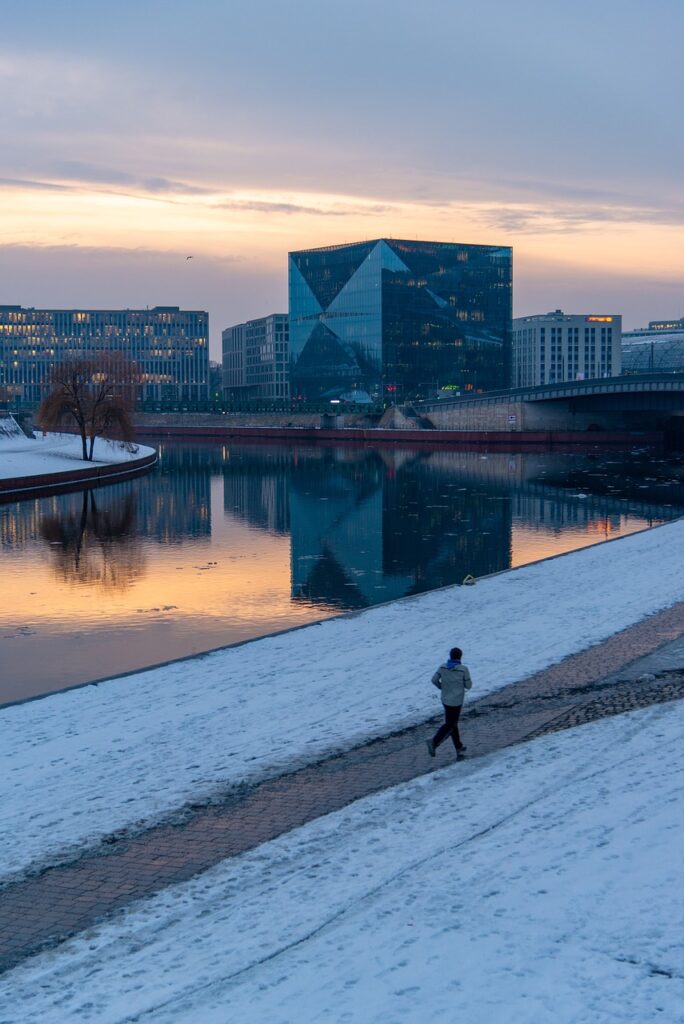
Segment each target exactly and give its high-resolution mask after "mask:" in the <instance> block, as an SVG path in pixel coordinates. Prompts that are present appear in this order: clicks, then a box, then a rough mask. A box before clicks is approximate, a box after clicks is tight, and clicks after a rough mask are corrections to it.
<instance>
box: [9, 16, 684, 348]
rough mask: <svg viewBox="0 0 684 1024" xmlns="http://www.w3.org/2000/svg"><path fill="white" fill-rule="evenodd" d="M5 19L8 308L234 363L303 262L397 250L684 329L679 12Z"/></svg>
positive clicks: (521, 291) (528, 303)
mask: <svg viewBox="0 0 684 1024" xmlns="http://www.w3.org/2000/svg"><path fill="white" fill-rule="evenodd" d="M1 7H2V25H3V33H2V36H1V37H0V110H1V111H2V166H1V168H0V224H1V225H2V227H1V232H2V235H1V239H0V281H1V288H0V303H20V304H22V305H25V306H57V307H59V306H64V307H72V306H85V307H91V306H92V307H98V306H99V307H136V306H145V305H150V306H151V305H156V304H164V305H180V306H183V307H186V308H194V309H197V308H205V309H208V310H209V312H210V318H211V328H212V343H213V344H212V348H213V351H212V354H213V355H214V357H218V344H217V342H218V339H219V338H220V331H221V329H222V328H223V327H225V326H228V325H229V324H231V323H235V322H238V321H240V320H242V319H245V318H247V317H253V316H260V315H264V314H266V313H269V312H274V311H284V310H286V308H287V268H286V254H287V251H288V250H289V249H294V248H303V247H311V246H320V245H328V244H335V243H340V242H345V241H352V240H359V239H363V238H377V237H382V236H390V235H392V236H394V237H407V238H416V237H417V238H428V239H438V240H445V241H451V240H454V241H460V242H475V243H477V242H481V243H494V244H496V243H501V244H506V245H512V246H513V247H514V274H515V278H514V313H515V315H522V314H527V313H535V312H544V311H546V310H548V309H554V308H556V307H562V308H564V309H566V310H568V311H573V312H589V311H594V312H601V311H603V312H614V313H622V314H623V316H624V318H625V319H624V325H625V327H626V328H630V327H635V326H641V325H643V324H644V323H645V322H646V321H647V320H649V319H655V318H664V317H675V316H676V317H680V316H684V294H683V291H684V289H683V287H682V276H683V268H684V196H683V194H682V170H681V168H682V165H683V162H684V135H683V133H682V131H681V112H680V107H681V100H682V96H683V95H684V70H683V65H682V60H681V40H682V38H683V37H684V4H682V2H681V0H652V2H651V3H650V4H646V3H645V0H619V2H618V0H591V2H588V0H576V2H574V3H573V4H568V3H566V2H559V0H518V2H517V3H511V2H510V0H471V2H469V3H464V2H461V0H423V2H422V3H420V4H419V3H415V2H412V3H408V2H405V0H393V2H391V3H389V2H385V0H365V2H361V0H347V2H346V3H340V2H337V3H334V4H333V3H329V2H326V0H316V2H314V0H298V2H297V3H293V4H285V3H282V2H277V0H252V2H251V3H249V4H242V3H237V2H233V0H196V2H194V3H192V4H190V3H180V2H174V0H167V2H154V0H136V2H135V3H133V2H130V0H120V2H118V3H117V4H116V5H104V4H93V3H92V2H88V3H86V2H84V0H71V2H69V0H63V2H60V3H55V2H54V0H51V2H47V0H27V2H25V3H24V4H22V5H19V4H10V3H9V2H7V0H4V2H2V5H1ZM188 255H192V257H193V259H192V260H187V259H186V256H188Z"/></svg>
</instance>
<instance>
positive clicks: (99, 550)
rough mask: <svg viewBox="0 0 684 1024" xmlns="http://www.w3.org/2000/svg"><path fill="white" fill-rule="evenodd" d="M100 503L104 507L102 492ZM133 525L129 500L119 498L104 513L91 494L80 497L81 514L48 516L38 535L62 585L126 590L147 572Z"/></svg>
mask: <svg viewBox="0 0 684 1024" xmlns="http://www.w3.org/2000/svg"><path fill="white" fill-rule="evenodd" d="M102 498H103V499H104V500H105V501H106V492H105V493H104V494H102ZM135 521H136V507H135V499H134V496H133V495H132V494H126V495H123V496H122V497H121V498H120V499H119V500H118V501H115V502H114V504H113V508H102V507H101V506H100V496H99V495H98V494H97V493H96V492H95V491H83V493H82V495H81V508H80V511H77V510H76V509H75V508H73V509H71V508H68V509H66V510H60V513H59V514H53V515H47V516H45V518H44V519H42V520H41V522H40V525H39V529H40V536H41V537H42V538H43V540H44V541H45V542H46V543H47V544H48V545H49V546H50V556H51V561H52V562H53V565H54V567H55V571H56V572H57V575H58V576H59V578H60V579H62V580H63V581H64V582H65V583H70V584H85V583H88V584H97V587H98V588H99V589H100V590H104V591H107V590H125V589H126V587H129V586H131V584H132V583H133V582H134V580H136V579H138V578H139V577H140V576H142V575H143V573H144V572H145V566H146V558H145V555H144V553H143V550H142V543H141V540H140V537H139V536H138V535H137V534H136V529H135V525H136V522H135Z"/></svg>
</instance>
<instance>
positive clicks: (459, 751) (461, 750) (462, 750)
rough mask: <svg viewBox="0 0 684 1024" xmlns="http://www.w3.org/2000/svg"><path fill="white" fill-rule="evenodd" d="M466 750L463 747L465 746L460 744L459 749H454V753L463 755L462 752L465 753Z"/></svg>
mask: <svg viewBox="0 0 684 1024" xmlns="http://www.w3.org/2000/svg"><path fill="white" fill-rule="evenodd" d="M467 749H468V748H467V747H465V746H464V745H463V744H461V746H460V747H456V753H457V754H462V753H463V752H464V751H466V750H467Z"/></svg>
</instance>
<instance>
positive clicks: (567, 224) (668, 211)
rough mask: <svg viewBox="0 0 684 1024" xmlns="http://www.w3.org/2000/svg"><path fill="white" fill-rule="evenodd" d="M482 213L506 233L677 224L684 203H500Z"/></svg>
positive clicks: (682, 219)
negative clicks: (569, 204) (641, 204)
mask: <svg viewBox="0 0 684 1024" xmlns="http://www.w3.org/2000/svg"><path fill="white" fill-rule="evenodd" d="M482 217H483V220H484V221H485V223H487V224H488V225H490V226H491V227H495V228H500V229H501V230H503V231H506V232H508V233H509V234H517V235H520V234H566V233H569V232H579V231H589V230H592V229H600V228H601V227H603V226H605V225H608V224H610V225H615V226H619V225H627V224H650V225H653V226H664V227H679V226H681V225H682V224H684V207H677V206H674V207H663V208H658V207H640V206H614V207H609V206H586V205H581V206H577V207H571V206H557V205H553V204H550V205H548V206H541V205H540V206H533V207H532V206H499V207H484V208H483V212H482Z"/></svg>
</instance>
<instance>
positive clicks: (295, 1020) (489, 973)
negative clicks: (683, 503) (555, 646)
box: [0, 549, 684, 1024]
mask: <svg viewBox="0 0 684 1024" xmlns="http://www.w3.org/2000/svg"><path fill="white" fill-rule="evenodd" d="M601 550H603V549H601ZM683 732H684V706H683V705H682V704H666V705H660V706H658V707H655V708H650V709H647V710H645V711H639V712H636V713H633V714H630V715H624V716H621V717H618V718H614V719H608V720H604V721H601V722H596V723H594V724H592V725H588V726H583V727H581V728H579V729H575V730H572V731H569V732H566V733H561V734H556V735H551V736H547V737H544V738H542V739H539V740H537V741H535V742H533V743H530V744H528V745H526V746H521V747H517V748H513V749H511V750H509V751H507V752H505V753H499V754H497V755H493V756H491V757H489V758H487V759H485V760H483V761H481V762H479V763H478V762H467V761H466V762H464V763H462V764H457V765H453V766H452V767H450V768H447V769H445V770H443V771H442V772H438V773H436V774H434V775H430V776H427V777H424V778H422V779H419V780H417V781H414V782H411V783H409V784H406V785H402V786H400V787H397V788H395V789H392V790H389V791H387V792H385V793H382V794H380V795H378V796H374V797H371V798H368V799H366V800H362V801H359V802H357V803H355V804H353V805H352V806H350V807H348V808H346V809H345V810H343V811H339V812H337V813H335V814H333V815H330V816H328V817H327V818H323V819H320V820H318V821H316V822H313V823H311V824H309V825H307V826H305V827H304V828H302V829H299V830H297V831H296V832H292V833H290V834H288V835H286V836H283V837H281V838H279V839H277V840H275V841H273V842H271V843H268V844H266V845H264V846H262V847H259V848H258V849H256V850H254V851H252V852H250V853H248V854H244V855H242V856H241V857H239V858H236V859H235V860H232V861H227V862H224V863H223V864H221V865H219V866H218V867H216V868H214V869H212V870H211V871H209V872H206V873H205V874H203V875H202V876H200V877H198V878H197V879H195V880H193V881H191V882H189V883H185V884H183V885H181V886H177V887H174V888H173V889H170V890H167V891H166V892H164V893H162V894H161V895H159V896H158V897H155V898H153V899H151V900H147V901H145V902H143V903H140V904H138V905H137V906H134V907H133V908H131V909H130V910H129V911H128V912H127V913H126V914H124V915H122V916H120V917H118V918H117V919H116V920H115V921H114V923H111V924H108V925H106V926H100V927H98V928H94V929H91V930H89V931H88V932H87V933H85V934H83V935H81V936H79V937H77V938H76V939H75V940H73V941H71V942H69V943H67V944H66V945H64V946H62V947H60V948H58V949H56V950H55V951H53V952H50V953H46V954H43V955H41V956H38V957H36V958H34V959H33V960H31V961H29V962H27V963H26V964H25V965H24V966H21V967H19V968H17V969H15V970H14V971H13V972H11V973H10V974H8V975H6V976H5V978H4V979H3V982H2V984H0V1021H1V1022H2V1024H69V1022H76V1021H78V1022H82V1024H85V1022H97V1024H126V1022H133V1021H140V1022H143V1021H144V1022H149V1024H198V1022H201V1024H225V1022H227V1021H236V1022H240V1024H252V1022H254V1024H256V1022H262V1021H263V1022H268V1024H314V1022H315V1024H319V1022H328V1024H343V1022H351V1024H357V1022H358V1024H399V1022H401V1021H407V1022H410V1024H424V1022H427V1021H435V1022H443V1024H447V1022H448V1024H451V1022H453V1021H461V1020H464V1021H468V1024H545V1022H547V1021H548V1022H551V1021H552V1022H553V1024H609V1022H610V1024H618V1022H619V1024H627V1022H635V1024H637V1022H638V1024H644V1022H651V1021H659V1020H660V1021H664V1022H667V1024H678V1022H679V1024H681V1022H682V1021H683V1020H684V970H683V969H682V934H681V922H682V920H683V919H684V886H682V857H681V853H682V850H683V849H684V818H683V817H682V814H681V806H682V799H683V798H684V745H683V744H682V740H681V737H682V733H683Z"/></svg>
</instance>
